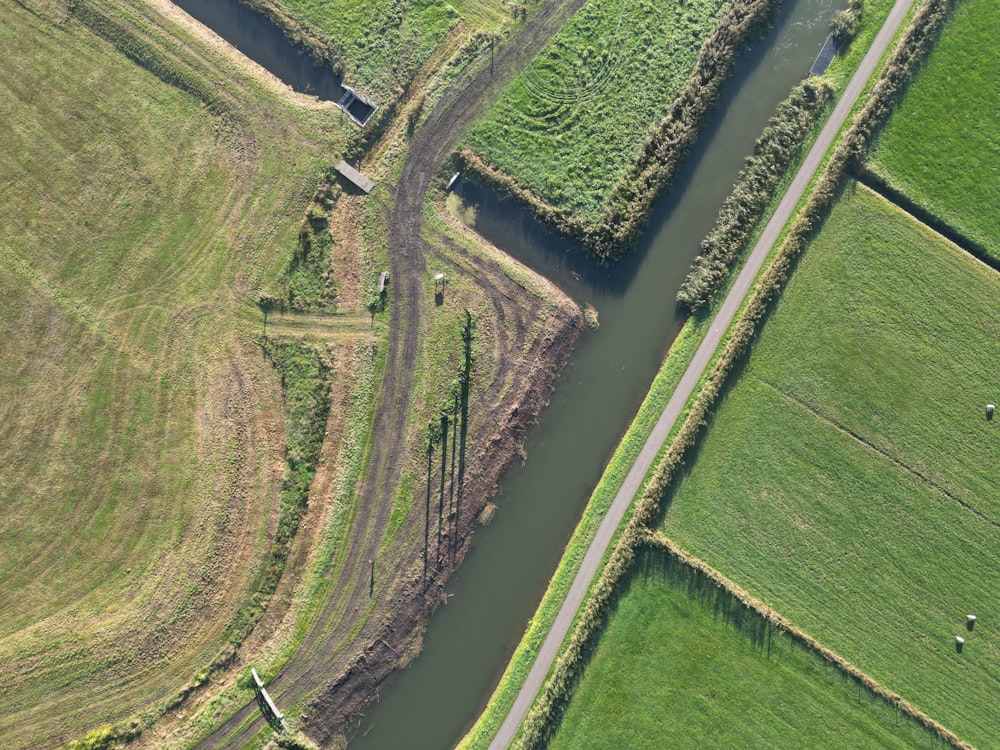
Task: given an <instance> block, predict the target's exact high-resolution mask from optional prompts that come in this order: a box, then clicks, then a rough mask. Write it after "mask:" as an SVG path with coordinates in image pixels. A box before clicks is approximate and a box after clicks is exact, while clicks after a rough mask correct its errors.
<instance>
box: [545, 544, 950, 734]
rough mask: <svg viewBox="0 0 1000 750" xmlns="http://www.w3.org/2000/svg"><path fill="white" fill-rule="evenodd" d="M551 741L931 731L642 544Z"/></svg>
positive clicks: (680, 566)
mask: <svg viewBox="0 0 1000 750" xmlns="http://www.w3.org/2000/svg"><path fill="white" fill-rule="evenodd" d="M637 567H638V569H639V572H638V573H636V574H635V575H634V577H633V578H632V581H631V583H630V584H628V585H627V588H626V591H625V593H624V594H623V595H622V598H621V600H620V601H619V603H618V607H617V609H616V610H615V613H614V615H612V617H611V620H610V622H609V624H608V626H607V628H606V629H605V630H604V631H603V632H602V634H601V638H600V641H599V643H598V644H597V646H596V648H595V651H594V655H593V658H592V661H591V662H590V663H589V664H588V665H587V668H586V670H585V672H584V675H583V678H582V680H581V682H580V685H579V687H578V688H577V690H576V692H575V693H574V695H573V698H572V699H571V701H570V703H569V706H568V707H567V709H566V713H565V714H564V716H563V720H562V723H561V724H560V726H559V729H558V730H557V732H556V734H555V737H554V738H553V740H552V742H551V743H550V744H549V747H550V748H552V750H558V749H559V748H607V747H623V748H625V747H627V748H634V749H636V750H638V749H639V748H663V747H670V748H692V749H694V748H708V747H718V748H734V747H781V748H817V747H822V748H859V747H879V748H914V747H926V748H930V747H934V743H935V739H934V738H933V737H932V736H931V735H930V734H929V733H927V732H925V731H924V730H922V729H921V728H920V727H919V726H918V725H917V724H916V723H914V722H912V721H908V720H905V719H902V718H900V717H899V716H898V715H897V714H896V711H895V709H893V708H892V707H890V706H889V705H888V704H887V703H885V702H883V701H881V700H879V699H876V698H874V697H873V696H872V695H871V694H870V693H868V692H867V691H865V692H859V691H858V688H857V686H856V685H855V683H854V682H853V681H852V680H850V679H849V678H846V677H845V676H844V675H842V674H841V673H840V672H838V671H837V670H836V669H834V668H833V667H831V666H830V665H828V664H827V663H826V662H824V661H823V660H822V659H821V658H819V657H818V656H817V655H815V654H813V653H811V652H809V651H807V650H806V649H804V648H803V647H802V646H799V645H797V644H796V643H794V641H792V639H791V638H790V637H789V636H787V635H782V634H781V633H780V632H778V631H771V630H769V629H768V628H767V626H766V625H764V624H763V621H762V620H761V619H760V618H758V617H754V616H752V615H747V614H746V612H745V610H743V609H742V607H741V606H739V605H738V604H737V606H735V607H734V606H733V602H734V601H735V600H727V598H726V597H725V596H724V595H721V592H720V591H719V589H717V588H716V587H715V586H714V585H711V584H710V585H709V586H707V587H699V586H698V581H697V580H696V579H695V578H693V577H691V576H690V575H686V572H688V571H689V569H688V568H686V566H684V565H683V564H681V563H679V562H671V561H670V559H669V558H667V557H666V556H663V555H661V554H659V553H655V552H647V553H645V555H644V556H642V557H641V558H640V562H639V564H638V565H637Z"/></svg>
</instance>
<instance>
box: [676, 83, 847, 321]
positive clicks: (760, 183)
mask: <svg viewBox="0 0 1000 750" xmlns="http://www.w3.org/2000/svg"><path fill="white" fill-rule="evenodd" d="M832 95H833V87H832V86H831V85H830V84H829V83H828V82H826V81H824V80H823V79H820V78H808V79H806V80H805V81H803V82H802V83H800V84H799V85H798V86H796V87H795V88H794V89H792V93H791V95H790V96H789V97H788V98H787V99H785V101H783V102H782V103H781V104H780V105H778V109H777V111H776V112H775V114H774V116H773V117H772V118H771V119H770V120H769V121H768V123H767V127H766V128H764V132H763V133H762V134H761V136H760V138H758V139H757V142H756V143H755V144H754V148H753V153H752V154H751V155H750V156H749V157H748V158H747V162H746V166H744V167H743V169H742V170H740V173H739V175H737V177H736V182H735V184H734V185H733V190H732V192H731V193H730V194H729V196H728V197H727V198H726V200H725V202H724V203H723V204H722V208H721V209H720V210H719V216H718V217H717V218H716V220H715V225H714V226H713V227H712V231H711V232H709V233H708V236H707V237H705V239H703V240H702V241H701V252H700V253H699V254H698V257H697V258H695V259H694V263H693V264H692V267H691V271H690V273H688V275H687V278H686V279H684V283H683V284H681V288H680V290H679V291H678V292H677V302H678V303H680V304H681V305H682V306H684V307H685V308H687V310H689V311H690V312H694V311H696V310H699V309H701V308H702V307H704V306H705V305H707V304H708V303H709V302H711V301H712V299H713V297H714V296H715V294H716V292H718V290H719V288H720V287H721V286H722V284H723V282H724V281H725V280H726V277H727V276H728V275H729V271H730V270H731V269H732V267H733V264H734V263H735V262H736V260H737V259H738V258H740V257H741V255H742V253H743V251H744V250H745V249H746V244H747V241H748V240H749V239H750V235H751V233H752V232H753V229H754V227H755V226H756V225H757V222H758V221H759V220H760V217H761V214H763V212H764V209H765V208H767V205H768V203H770V201H771V199H772V197H773V196H774V191H775V189H776V188H777V186H778V183H780V182H781V178H782V176H783V175H784V174H785V172H786V171H787V170H788V166H789V165H790V164H791V162H792V160H793V159H794V158H795V157H796V155H797V154H798V153H799V151H800V149H801V147H802V143H803V142H804V141H805V139H806V137H807V136H808V135H809V133H810V132H811V130H812V128H813V126H814V125H815V123H816V121H817V119H819V115H820V113H821V112H822V111H823V108H824V106H825V105H826V103H827V102H828V101H829V100H830V97H831V96H832Z"/></svg>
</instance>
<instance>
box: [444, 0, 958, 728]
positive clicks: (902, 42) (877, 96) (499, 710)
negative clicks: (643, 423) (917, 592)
mask: <svg viewBox="0 0 1000 750" xmlns="http://www.w3.org/2000/svg"><path fill="white" fill-rule="evenodd" d="M890 7H891V4H883V5H881V6H880V7H879V8H878V9H877V15H876V14H873V13H869V14H866V16H865V18H864V20H863V23H862V27H861V29H860V30H859V33H858V36H857V39H861V40H863V41H870V40H871V39H872V38H874V35H875V33H876V32H877V30H878V29H879V28H880V27H881V24H882V21H883V20H884V18H885V16H886V15H887V14H888V12H889V9H890ZM947 7H948V4H947V3H946V2H944V3H940V2H933V3H928V4H925V6H923V7H922V8H921V9H920V10H919V11H917V12H916V13H915V14H914V15H913V16H912V20H911V22H910V24H909V25H908V26H907V28H906V29H905V30H901V31H900V33H899V35H898V36H897V38H896V40H894V47H893V48H894V49H895V50H896V51H895V52H894V53H890V54H888V55H887V58H888V62H887V63H885V65H886V68H887V70H883V72H882V74H881V76H880V77H879V79H878V81H876V82H875V83H870V84H869V85H868V87H867V88H866V92H868V96H867V97H866V98H865V99H864V101H863V102H859V104H858V105H857V107H856V109H855V113H856V115H855V120H854V124H853V125H852V126H850V127H849V128H848V131H847V135H846V136H845V137H844V138H842V140H841V142H840V144H839V146H838V147H837V148H836V149H835V150H834V153H833V154H832V156H828V157H827V158H826V160H825V163H824V171H823V173H822V174H821V175H820V176H819V177H817V178H815V180H814V181H813V183H812V184H811V187H810V191H809V192H808V193H807V195H808V196H809V197H804V198H803V202H802V204H800V209H799V214H800V215H799V218H798V219H796V220H795V221H793V222H792V225H791V230H790V231H789V230H788V229H786V230H785V232H784V234H783V235H782V242H781V243H780V246H779V245H776V250H775V251H774V253H773V260H772V261H771V263H772V267H771V269H770V270H768V271H762V274H761V276H760V278H759V279H758V289H757V292H756V293H755V294H754V295H753V296H752V298H751V299H749V300H748V301H747V302H746V303H745V304H744V307H743V309H742V311H741V313H740V314H741V315H742V316H743V318H741V319H738V320H737V321H736V322H734V324H733V325H732V326H731V327H730V330H729V332H728V333H727V338H726V340H725V342H724V345H723V346H722V347H720V350H719V352H717V354H716V355H715V358H714V359H713V364H711V365H710V372H709V374H708V375H706V376H704V377H703V378H702V380H701V381H700V383H699V386H698V388H697V389H696V391H695V392H696V393H697V394H698V395H696V396H694V397H693V398H692V400H691V401H689V403H688V405H687V406H686V407H685V411H684V412H683V413H682V418H681V419H679V420H678V422H677V424H678V425H681V427H679V428H677V427H675V429H674V431H673V432H672V437H671V438H670V439H668V440H667V441H666V442H665V444H664V448H663V449H662V450H661V453H660V454H659V455H658V458H657V462H656V463H654V466H655V467H657V468H656V469H655V471H651V473H650V474H649V475H647V477H646V479H645V480H644V487H645V489H644V491H643V493H641V494H640V495H638V496H637V497H639V498H640V499H639V500H637V502H638V503H639V505H638V507H639V508H640V509H641V511H642V514H643V516H644V518H645V520H637V519H636V517H635V511H636V508H635V507H633V508H631V509H630V511H629V513H630V515H628V516H626V519H625V520H624V521H623V525H622V527H621V528H620V529H619V532H618V541H617V543H616V544H617V547H613V548H609V549H614V552H609V553H608V555H610V557H609V556H608V555H606V557H605V561H606V563H610V564H612V565H614V570H612V571H608V570H607V567H606V572H605V574H604V575H603V576H602V577H601V578H600V579H599V580H598V581H596V582H595V583H594V584H592V586H591V590H590V592H589V593H588V600H593V599H594V598H597V599H600V597H601V596H603V595H608V594H609V592H610V591H611V590H612V589H613V586H614V581H615V575H616V572H617V573H619V574H620V573H622V572H623V571H624V570H625V569H626V568H627V558H628V556H629V554H630V553H629V551H628V550H629V545H630V544H631V543H638V542H637V540H638V539H639V537H641V536H642V534H643V533H644V532H643V531H642V529H643V527H644V526H645V525H647V524H648V523H650V521H651V519H652V517H653V515H654V514H655V508H656V506H657V504H658V499H659V496H660V490H658V489H656V487H663V486H665V485H666V483H667V482H668V481H669V477H670V474H671V472H672V471H673V467H675V466H677V465H678V464H679V463H680V462H681V461H682V460H683V455H684V450H685V446H686V445H687V444H688V443H689V442H691V441H693V440H694V438H695V436H696V435H697V433H698V430H699V427H698V424H699V422H700V421H701V420H702V419H703V418H704V414H706V413H707V409H708V408H709V405H710V404H711V402H712V400H713V399H714V397H715V393H716V392H717V389H718V384H717V381H718V379H719V377H720V373H722V372H726V371H728V369H729V368H730V367H732V366H733V362H735V361H736V360H737V359H738V358H739V356H740V352H741V351H742V348H743V347H744V346H745V345H746V343H747V342H748V341H749V339H750V337H751V336H752V334H753V331H754V330H755V325H756V324H755V321H756V320H757V319H758V318H759V317H760V316H761V315H762V314H763V311H764V310H765V309H766V305H767V300H768V299H769V298H770V295H771V294H773V293H774V290H775V289H777V288H779V287H780V284H781V283H782V280H783V278H784V277H783V274H784V273H785V270H784V269H785V268H786V267H787V264H788V262H789V259H790V257H792V256H794V254H795V253H797V251H798V249H799V248H800V247H801V244H802V242H803V241H804V238H805V237H806V236H808V234H809V227H810V226H811V224H812V223H813V222H815V221H817V217H818V216H821V215H822V214H823V213H824V211H825V210H826V207H827V206H828V205H829V201H830V200H831V197H832V195H833V191H834V189H835V186H836V184H837V183H838V181H839V178H840V175H841V174H843V172H844V170H845V169H846V167H847V165H848V164H849V163H850V160H851V159H852V158H853V154H854V153H860V152H861V151H863V148H864V143H865V137H866V129H868V128H870V127H871V123H872V122H874V121H877V120H878V119H879V118H882V117H884V116H885V111H886V109H887V107H888V106H889V104H890V103H891V102H892V101H893V98H894V97H895V96H896V92H897V90H898V87H899V86H900V85H901V83H902V81H904V80H905V77H906V76H905V74H906V71H908V70H909V66H912V65H913V64H915V62H916V61H917V60H919V58H920V54H921V53H922V52H923V51H925V50H926V47H927V46H928V45H929V43H930V41H931V40H932V39H933V35H934V30H935V29H936V28H938V26H939V25H940V23H941V21H942V19H943V15H944V13H945V12H946V9H947ZM856 49H857V48H856V47H854V45H852V46H851V48H849V50H848V51H849V52H853V51H854V50H856ZM862 56H863V50H862V51H860V52H857V53H856V54H850V55H849V56H848V58H847V60H846V64H847V65H849V66H851V67H852V68H853V67H856V66H857V65H858V64H859V63H860V60H861V57H862ZM844 64H845V63H840V62H836V63H835V66H836V67H835V68H833V69H832V72H834V73H835V78H837V79H838V80H843V81H846V80H847V79H849V78H850V74H849V72H847V71H845V70H844V68H843V67H842V66H843V65H844ZM772 209H773V202H772V206H771V207H769V211H768V212H767V213H766V214H765V216H766V215H769V213H770V210H772ZM758 231H759V230H758ZM715 304H716V305H717V304H718V302H716V303H715ZM714 307H715V305H713V306H712V312H714ZM710 322H711V316H710V312H708V311H705V312H704V314H699V315H697V316H692V317H691V318H690V319H689V320H688V322H687V323H686V324H685V326H684V328H683V329H682V331H681V334H680V335H679V337H678V339H677V340H676V341H675V343H674V345H673V346H672V347H671V351H670V353H669V355H668V357H667V358H666V360H665V362H664V366H663V368H662V369H661V372H660V374H658V376H657V379H656V380H655V381H654V386H653V389H652V390H651V393H650V397H648V398H647V400H646V401H644V403H643V405H642V406H641V407H640V412H639V414H640V415H642V414H644V413H645V414H647V415H648V416H647V419H648V420H649V421H648V423H647V424H648V426H647V427H646V428H645V430H644V431H641V432H636V433H634V434H633V432H632V430H631V428H630V431H629V433H627V436H626V440H627V441H629V442H630V443H631V445H632V455H631V456H628V455H627V454H626V453H624V452H623V451H622V448H623V446H624V445H625V441H623V444H622V446H620V447H619V450H617V451H616V453H615V457H613V459H612V462H611V463H610V464H609V468H608V469H607V470H606V472H605V476H604V477H602V480H601V483H600V484H599V486H598V489H597V490H595V494H594V498H598V497H599V496H603V497H604V500H603V503H602V504H600V505H596V504H595V507H594V509H593V510H592V509H591V505H592V504H594V503H593V501H591V503H589V504H588V507H587V509H586V510H585V511H584V516H583V518H582V519H581V522H580V525H579V527H578V529H577V532H575V533H574V535H573V537H572V539H571V541H570V543H569V545H568V546H567V553H566V555H565V556H564V560H563V561H561V562H560V565H559V568H558V569H557V571H556V573H555V575H554V577H553V580H552V582H551V583H550V586H549V588H548V589H547V591H546V594H545V596H544V598H543V600H542V603H541V604H540V605H539V610H538V612H537V613H536V615H535V617H534V618H532V621H531V623H530V624H529V627H528V630H527V632H526V635H525V636H524V637H523V638H522V640H521V643H520V644H519V646H518V648H517V650H516V651H515V654H514V656H513V657H512V659H511V662H510V664H509V665H508V668H507V670H506V671H505V672H504V675H503V677H502V678H501V681H500V683H499V685H498V686H497V688H496V689H495V691H494V694H493V697H492V698H491V700H490V702H489V704H488V705H487V708H486V710H485V711H484V713H483V715H482V716H481V717H480V719H479V720H478V721H477V723H476V725H475V726H474V727H473V728H472V730H470V732H469V734H468V735H467V736H466V738H464V739H463V741H462V744H461V747H462V748H472V747H485V746H486V745H487V744H489V742H490V740H491V738H492V737H493V735H494V734H495V733H496V731H497V729H498V728H499V726H500V724H501V723H502V721H503V718H504V717H505V716H506V714H507V712H508V711H509V710H510V707H511V705H512V704H513V701H514V698H515V697H516V695H517V692H518V690H519V688H520V685H521V684H522V683H523V681H524V678H525V676H526V675H527V673H528V670H529V669H530V667H531V664H532V662H533V661H534V659H535V655H536V654H537V651H538V648H539V647H540V645H541V643H542V641H543V640H544V637H545V634H546V633H547V632H548V630H549V628H550V626H551V623H552V621H553V620H554V618H555V615H556V613H557V612H558V610H559V606H560V605H561V603H562V600H563V599H564V598H565V592H566V591H567V590H568V589H569V586H570V584H571V582H572V579H573V576H574V575H575V572H576V569H577V568H578V566H579V561H580V560H581V559H582V557H583V554H584V552H585V550H586V547H587V546H588V545H589V543H590V541H591V539H592V538H593V534H594V532H595V531H596V528H597V526H598V525H599V523H600V520H601V516H602V515H603V512H604V511H605V510H606V508H607V506H608V505H609V504H610V501H611V499H612V498H613V496H614V494H615V492H616V491H617V488H618V486H620V483H621V478H622V477H624V474H625V473H626V472H627V470H628V467H629V466H630V465H631V463H632V462H633V460H634V457H635V455H637V454H638V451H639V449H640V448H641V446H642V444H643V443H644V441H645V437H646V436H648V434H649V432H650V431H651V428H652V424H653V423H654V422H655V418H656V416H657V415H658V414H659V412H660V411H662V408H663V406H664V405H665V404H666V401H667V400H668V399H669V396H670V394H671V393H672V392H673V389H674V386H675V385H676V382H677V381H678V380H679V378H680V375H681V374H682V373H683V370H684V368H685V367H686V366H687V363H688V362H689V361H690V359H691V357H693V355H694V352H695V350H696V349H697V347H698V344H699V343H700V339H701V336H702V335H703V332H704V331H705V330H706V329H707V326H708V325H709V323H710ZM679 357H683V359H682V360H680V361H678V358H679ZM668 371H669V373H671V374H667V373H668ZM654 391H658V392H659V396H658V399H659V400H658V402H655V401H653V402H651V403H647V402H650V401H651V398H652V397H653V392H654ZM692 413H693V414H694V416H693V417H692ZM637 421H638V417H637ZM682 423H683V424H682ZM620 453H621V454H622V456H621V458H620V459H619V454H620ZM619 461H620V463H619ZM615 473H617V474H618V475H619V478H618V479H617V481H613V480H608V482H607V486H605V481H606V479H607V478H608V477H610V476H611V475H612V474H615ZM651 480H652V482H653V486H652V487H651V486H650V483H651ZM602 488H603V491H602ZM605 493H606V494H605ZM623 535H624V538H623ZM630 539H631V542H630V541H629V540H630ZM602 592H603V593H602ZM600 611H601V607H600V606H590V607H589V609H588V617H589V618H590V619H591V620H593V617H594V614H595V612H596V613H600ZM580 621H581V616H580V615H579V614H578V615H577V621H576V624H575V625H574V627H575V628H576V634H574V635H571V636H570V637H568V639H567V642H566V643H564V645H563V650H565V649H567V648H579V646H580V643H579V641H581V640H586V638H585V637H584V638H580V633H581V627H582V626H581V622H580ZM587 627H591V628H592V627H594V624H593V622H591V623H590V625H588V626H587ZM571 633H573V631H572V630H571ZM570 638H572V642H571V641H570ZM574 643H575V644H576V645H575V646H574V645H573V644H574ZM570 660H576V661H575V662H574V663H576V664H577V665H579V663H580V662H579V657H578V656H576V657H571V659H570ZM566 666H567V665H566V663H562V667H561V668H562V669H563V673H562V674H561V676H560V677H559V678H558V679H557V680H556V681H555V682H556V683H558V684H559V685H561V687H560V688H559V689H560V690H562V689H565V688H566V686H567V685H568V684H569V682H571V681H572V680H573V679H574V678H573V676H571V674H569V673H567V672H566V671H565V668H566ZM554 669H556V668H554ZM553 684H554V683H553V680H552V676H551V674H550V678H549V681H548V683H547V685H548V687H547V688H545V689H543V694H544V693H546V692H547V691H551V690H552V685H553ZM541 696H542V694H540V697H539V698H537V699H536V703H537V702H538V701H539V700H542V697H541ZM553 697H554V696H551V695H550V696H549V697H548V698H545V700H546V701H550V700H552V699H553ZM564 699H565V696H563V697H561V698H558V699H557V700H564ZM546 710H547V709H538V707H537V705H536V707H535V708H533V709H532V714H534V715H535V722H534V728H533V731H535V732H537V731H539V730H540V729H541V727H542V726H543V725H544V719H541V718H540V717H541V716H543V715H544V714H545V711H546ZM529 716H531V714H529ZM523 733H524V725H522V730H521V734H522V735H523ZM521 745H527V746H530V745H531V743H530V742H528V743H525V742H524V741H523V738H522V740H521Z"/></svg>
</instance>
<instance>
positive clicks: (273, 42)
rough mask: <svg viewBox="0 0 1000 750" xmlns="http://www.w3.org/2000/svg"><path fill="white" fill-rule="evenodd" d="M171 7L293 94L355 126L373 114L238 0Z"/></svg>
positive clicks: (182, 0)
mask: <svg viewBox="0 0 1000 750" xmlns="http://www.w3.org/2000/svg"><path fill="white" fill-rule="evenodd" d="M173 3H174V5H176V6H177V7H179V8H181V9H182V10H183V11H184V12H185V13H187V14H188V15H190V16H191V17H192V18H194V19H196V20H197V21H199V22H201V23H202V24H204V25H205V26H207V27H208V28H210V29H212V31H214V32H215V33H216V34H218V35H219V36H221V37H222V38H223V39H225V40H226V41H227V42H229V43H230V44H232V45H233V46H234V47H236V49H238V50H239V51H240V52H242V53H243V54H244V55H246V56H247V57H249V58H250V59H251V60H253V61H254V62H256V63H257V64H258V65H260V66H261V67H263V68H266V69H267V70H269V71H270V72H271V73H273V74H274V75H275V76H277V77H278V79H280V80H281V81H283V82H284V83H286V84H287V85H288V86H289V87H291V88H292V89H293V90H295V91H298V92H299V93H301V94H309V95H310V96H315V97H317V98H319V99H322V100H323V101H329V102H333V103H335V104H342V105H343V106H342V108H343V109H345V110H346V111H347V113H348V114H349V115H350V116H351V117H352V118H353V119H354V120H355V121H356V122H358V123H359V124H361V123H364V122H365V121H367V120H368V118H369V117H370V116H371V114H372V112H374V106H372V105H371V103H370V102H367V101H365V100H364V99H363V98H357V96H355V95H354V94H355V92H354V91H352V90H351V89H350V88H349V87H346V86H344V85H343V80H342V79H341V77H340V76H339V75H337V74H336V73H335V72H334V71H333V69H332V68H331V67H330V66H329V65H321V64H320V63H318V62H317V61H316V60H315V59H314V58H313V57H312V55H310V54H309V53H307V52H306V51H304V50H302V49H301V48H299V47H297V46H295V45H294V44H292V43H291V42H290V41H289V40H288V38H286V37H285V35H284V34H283V33H282V31H281V30H280V29H279V28H278V27H276V26H275V25H274V24H272V23H271V22H270V21H269V20H268V19H267V18H265V17H264V16H262V15H260V14H259V13H258V12H257V11H255V10H253V9H252V8H250V7H248V6H246V5H244V4H243V3H241V2H240V0H173Z"/></svg>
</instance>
